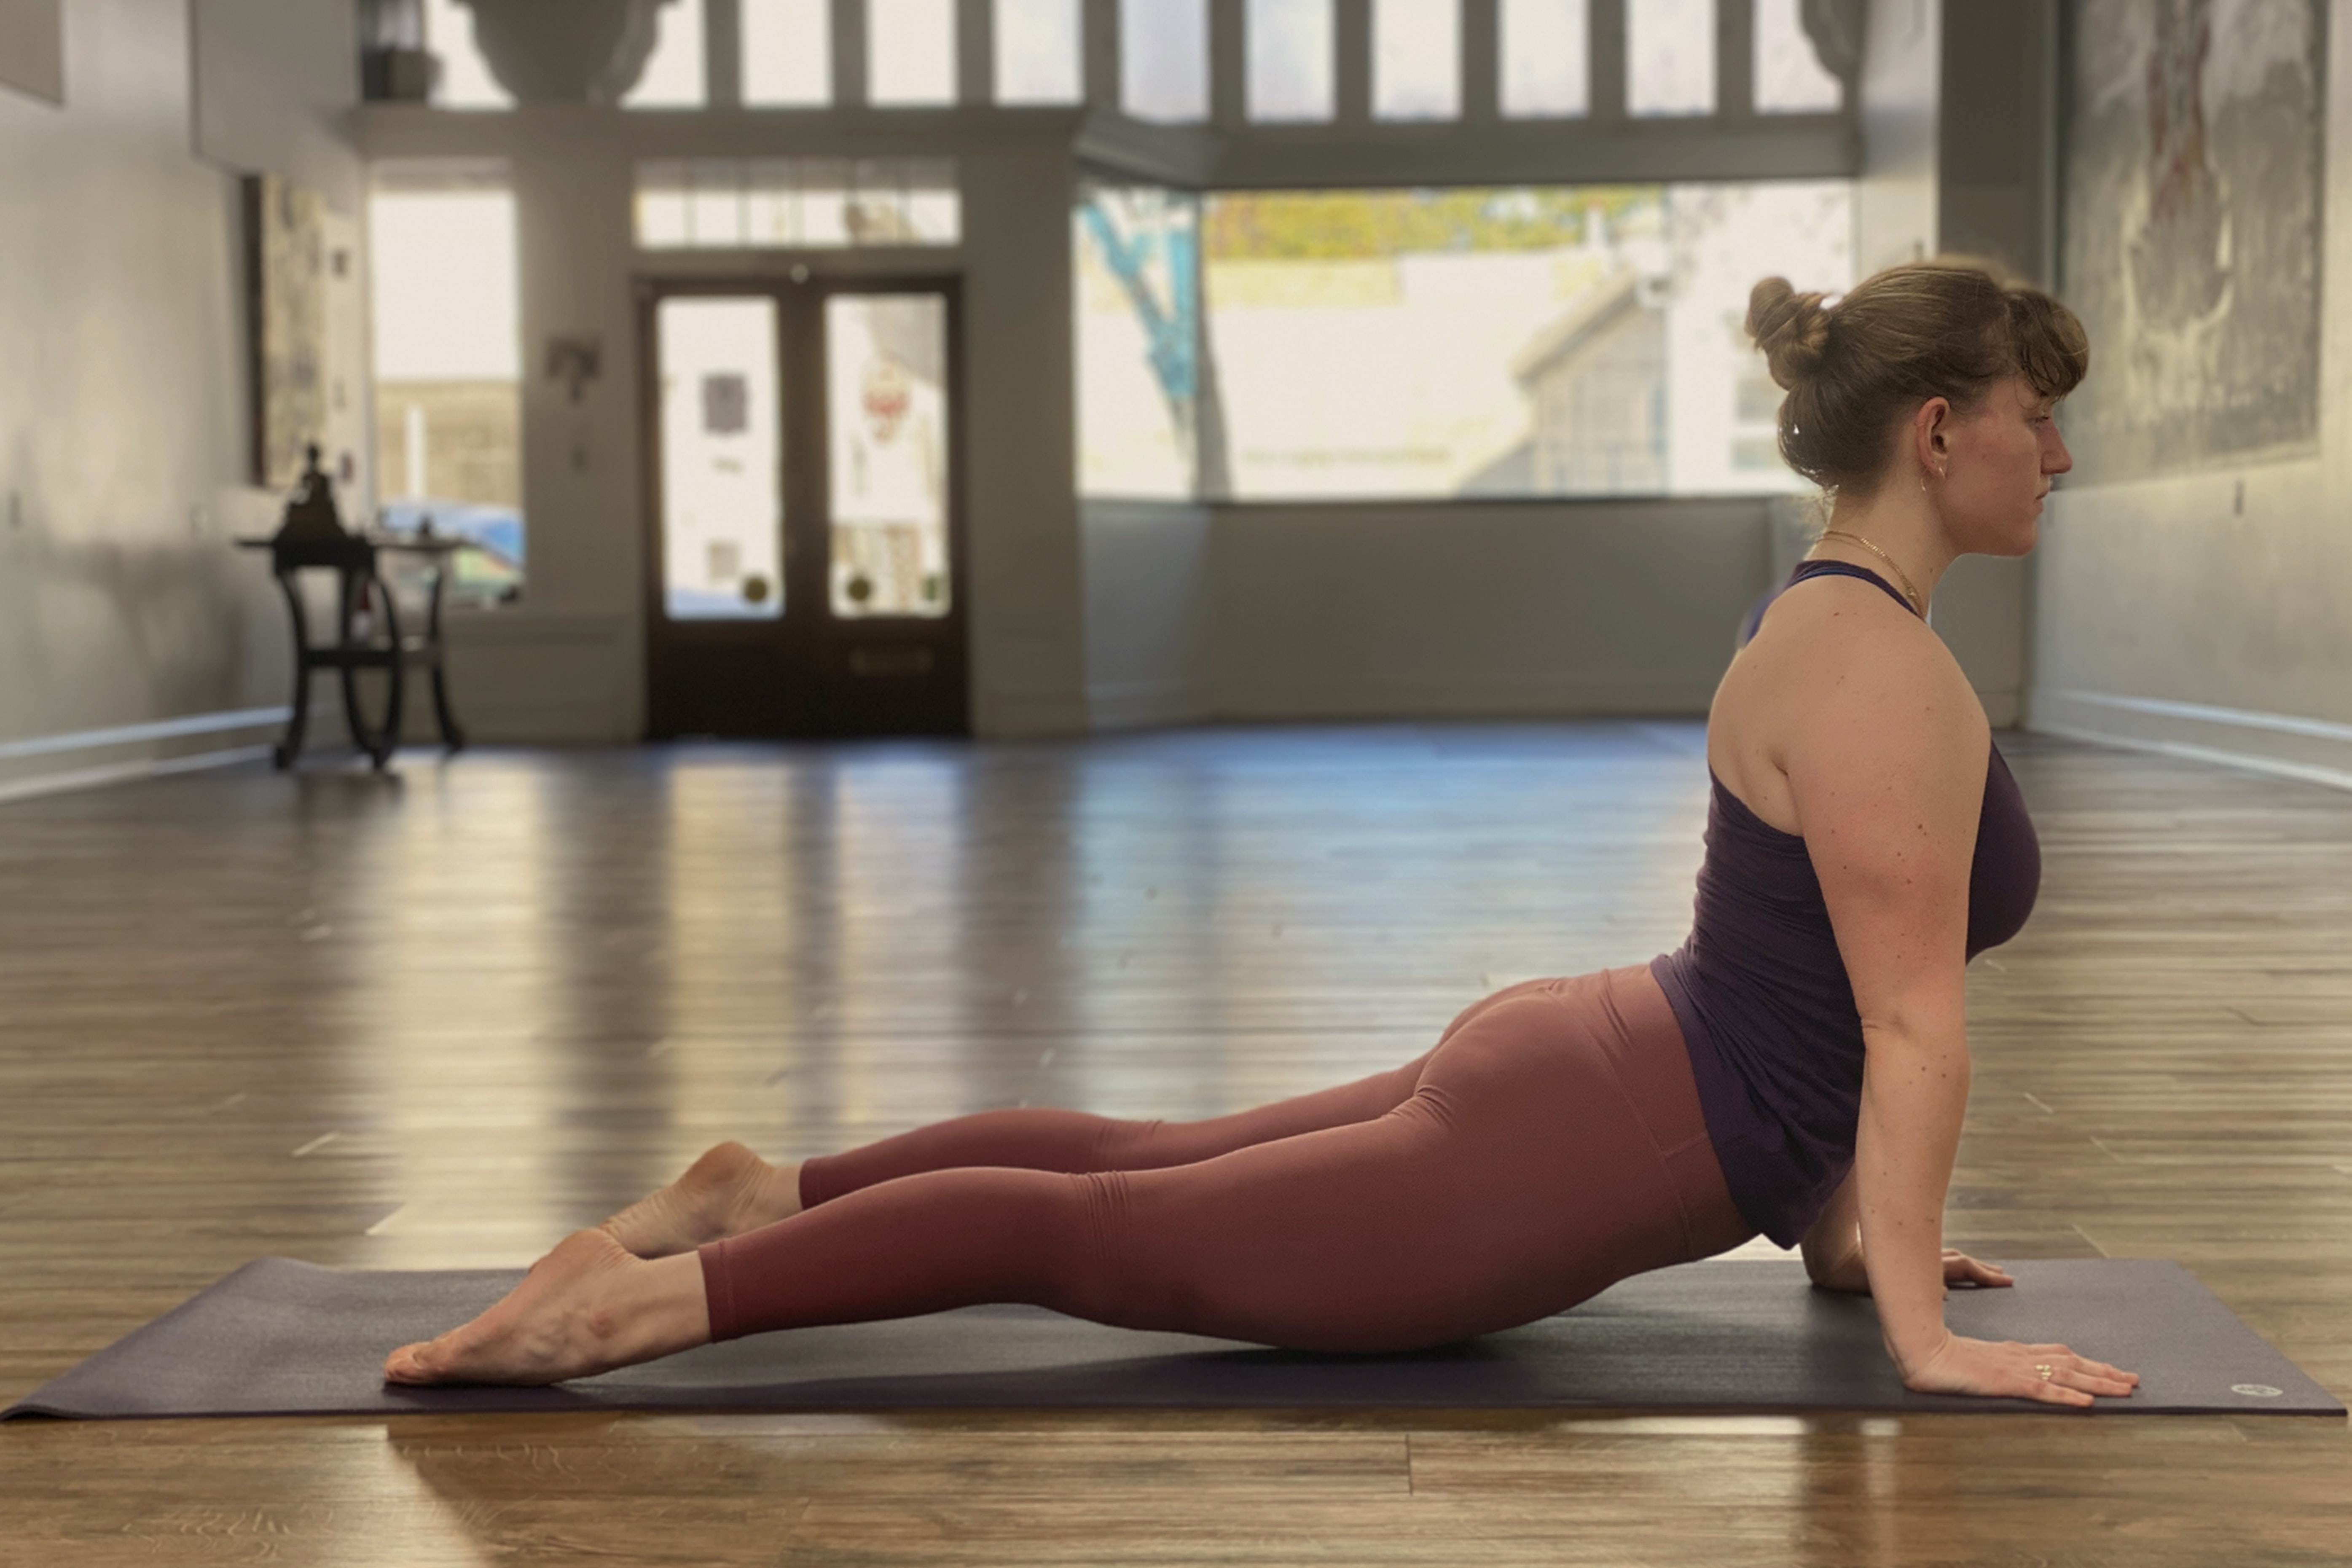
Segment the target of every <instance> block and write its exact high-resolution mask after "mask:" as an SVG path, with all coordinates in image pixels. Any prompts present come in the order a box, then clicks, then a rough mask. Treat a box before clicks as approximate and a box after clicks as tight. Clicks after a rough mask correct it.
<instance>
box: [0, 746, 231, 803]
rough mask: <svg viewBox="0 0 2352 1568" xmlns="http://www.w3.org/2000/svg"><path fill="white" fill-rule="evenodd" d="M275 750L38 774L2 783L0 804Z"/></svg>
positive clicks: (221, 764) (222, 764)
mask: <svg viewBox="0 0 2352 1568" xmlns="http://www.w3.org/2000/svg"><path fill="white" fill-rule="evenodd" d="M271 751H272V748H271V747H268V746H229V747H226V748H224V749H222V750H220V751H216V752H190V753H188V754H187V755H185V756H179V757H141V758H138V759H136V760H134V761H131V762H127V763H101V764H100V765H99V766H97V767H92V768H70V769H68V770H66V771H65V772H63V773H35V774H34V775H32V776H31V777H30V778H21V779H10V780H7V781H6V782H5V783H0V805H9V804H11V803H12V802H16V801H20V800H32V799H35V798H37V797H38V796H41V795H68V794H70V793H72V792H73V791H75V790H85V789H103V788H104V787H106V786H107V785H109V784H137V783H140V782H141V781H142V780H145V779H158V778H166V777H169V776H171V775H172V774H174V773H202V772H204V771H205V770H206V769H210V768H227V767H235V766H236V765H237V764H238V763H255V762H260V761H261V760H263V759H264V758H266V757H268V756H269V755H270V753H271Z"/></svg>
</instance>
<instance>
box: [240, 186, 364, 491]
mask: <svg viewBox="0 0 2352 1568" xmlns="http://www.w3.org/2000/svg"><path fill="white" fill-rule="evenodd" d="M245 220H246V255H247V258H248V260H247V266H248V270H249V276H250V279H251V285H250V287H251V298H250V300H249V312H248V313H249V318H250V331H251V334H252V342H251V344H250V367H251V369H250V374H251V377H252V384H253V387H252V396H253V410H252V417H253V482H254V483H255V484H256V485H257V486H260V487H261V488H263V489H272V490H284V489H289V488H290V487H291V486H292V485H293V484H294V483H295V482H296V480H298V479H299V478H300V477H301V473H302V465H303V458H304V454H305V452H306V451H307V450H308V449H309V448H310V447H311V446H313V445H315V446H317V447H319V448H320V451H321V452H322V453H324V454H325V458H324V461H325V463H326V466H327V468H328V471H329V472H330V473H331V474H332V475H333V476H334V478H335V479H336V482H337V483H338V484H339V485H340V486H341V487H342V488H343V490H344V493H345V496H346V498H347V500H354V501H357V500H362V499H363V498H362V497H361V496H357V495H354V494H353V493H352V490H353V487H354V486H362V488H363V480H364V478H365V476H364V475H363V473H362V458H361V453H362V448H363V447H364V445H365V443H364V442H363V441H362V435H363V434H364V432H365V429H366V419H365V409H364V407H363V406H362V389H363V388H364V386H365V384H366V376H365V375H364V374H363V367H362V360H363V357H364V353H365V319H364V317H363V315H362V309H363V305H364V298H365V296H364V294H363V291H362V285H361V279H360V273H359V266H360V258H359V248H360V247H359V228H358V224H357V221H356V220H355V219H353V218H352V216H350V215H348V214H344V213H339V212H336V211H335V210H334V209H333V208H332V207H331V206H330V205H328V203H327V202H326V201H325V200H324V198H322V197H321V196H320V195H319V194H318V193H317V192H315V191H312V190H310V189H308V188H307V187H305V186H302V185H299V184H293V183H292V182H290V181H288V180H285V179H281V178H279V177H278V176H277V175H275V174H256V175H253V176H251V177H249V178H248V179H247V181H246V183H245Z"/></svg>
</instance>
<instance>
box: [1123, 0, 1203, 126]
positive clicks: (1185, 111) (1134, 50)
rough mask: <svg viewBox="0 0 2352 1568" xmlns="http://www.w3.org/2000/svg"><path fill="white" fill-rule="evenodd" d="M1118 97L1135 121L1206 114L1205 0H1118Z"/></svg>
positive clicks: (1196, 118) (1189, 118)
mask: <svg viewBox="0 0 2352 1568" xmlns="http://www.w3.org/2000/svg"><path fill="white" fill-rule="evenodd" d="M1118 23H1119V34H1118V54H1119V100H1120V101H1121V102H1122V103H1124V104H1125V105H1126V107H1127V112H1128V113H1129V114H1131V115H1133V116H1134V117H1135V118H1136V119H1138V120H1160V121H1186V120H1205V119H1207V118H1208V114H1209V8H1208V0H1119V12H1118Z"/></svg>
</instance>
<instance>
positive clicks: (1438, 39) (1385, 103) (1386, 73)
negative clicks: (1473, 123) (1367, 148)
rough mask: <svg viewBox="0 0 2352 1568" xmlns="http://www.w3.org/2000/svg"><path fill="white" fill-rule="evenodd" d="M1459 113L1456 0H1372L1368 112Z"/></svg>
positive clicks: (1415, 116) (1425, 116)
mask: <svg viewBox="0 0 2352 1568" xmlns="http://www.w3.org/2000/svg"><path fill="white" fill-rule="evenodd" d="M1461 116H1462V11H1461V0H1373V5H1372V117H1373V118H1374V119H1376V120H1458V119H1460V118H1461Z"/></svg>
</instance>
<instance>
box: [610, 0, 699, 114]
mask: <svg viewBox="0 0 2352 1568" xmlns="http://www.w3.org/2000/svg"><path fill="white" fill-rule="evenodd" d="M702 5H703V0H670V4H668V5H664V6H661V7H660V8H659V9H657V10H656V11H655V13H654V18H655V26H656V28H657V29H658V30H657V31H656V33H655V35H654V50H653V53H652V54H650V55H648V56H646V68H645V69H644V70H643V71H642V72H641V73H639V75H638V77H637V81H636V85H635V87H632V88H631V89H629V90H628V91H627V92H625V93H624V94H622V95H621V107H622V108H624V109H700V108H701V107H702V106H703V105H704V104H705V103H706V102H708V101H709V95H708V92H707V89H708V87H709V78H708V76H707V75H706V74H705V73H706V72H707V71H708V69H709V68H708V67H707V66H706V65H705V64H704V60H703V53H702Z"/></svg>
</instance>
